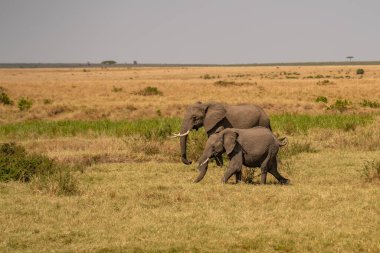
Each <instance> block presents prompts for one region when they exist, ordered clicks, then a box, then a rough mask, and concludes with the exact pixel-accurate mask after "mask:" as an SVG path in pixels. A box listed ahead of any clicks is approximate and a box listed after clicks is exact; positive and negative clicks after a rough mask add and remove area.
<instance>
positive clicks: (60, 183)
mask: <svg viewBox="0 0 380 253" xmlns="http://www.w3.org/2000/svg"><path fill="white" fill-rule="evenodd" d="M70 170H71V168H69V167H67V166H63V165H60V164H58V163H56V162H55V161H54V160H52V159H50V158H49V157H47V156H45V155H40V154H28V153H27V152H26V150H25V149H24V148H23V147H22V146H19V145H16V144H15V143H3V144H1V145H0V181H3V182H8V181H20V182H30V181H32V180H33V181H34V184H35V185H36V186H37V187H38V188H39V190H47V191H49V192H52V193H55V194H64V195H71V194H75V193H77V192H78V187H77V183H76V180H75V179H74V178H73V176H72V175H71V173H70Z"/></svg>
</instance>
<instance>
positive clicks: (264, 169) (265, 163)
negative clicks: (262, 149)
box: [260, 152, 271, 184]
mask: <svg viewBox="0 0 380 253" xmlns="http://www.w3.org/2000/svg"><path fill="white" fill-rule="evenodd" d="M270 157H271V152H268V155H267V157H266V158H265V160H264V161H263V162H262V163H261V166H260V168H261V182H260V183H261V184H266V183H267V172H268V165H269V160H270Z"/></svg>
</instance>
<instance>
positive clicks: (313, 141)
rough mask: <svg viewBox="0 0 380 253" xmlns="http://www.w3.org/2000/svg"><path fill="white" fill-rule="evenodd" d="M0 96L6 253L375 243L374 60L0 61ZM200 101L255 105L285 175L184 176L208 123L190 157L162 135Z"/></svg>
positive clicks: (378, 205) (379, 149) (378, 202)
mask: <svg viewBox="0 0 380 253" xmlns="http://www.w3.org/2000/svg"><path fill="white" fill-rule="evenodd" d="M358 69H362V70H363V72H364V73H363V72H361V71H358ZM0 94H1V96H0V100H1V101H0V144H1V150H0V172H1V173H0V230H1V233H0V252H380V240H379V238H380V198H379V196H380V66H376V65H375V66H286V67H285V66H268V67H257V66H256V67H250V66H239V67H237V66H235V67H233V66H231V67H123V68H121V67H120V68H119V67H108V68H95V67H94V68H91V67H83V68H57V69H52V68H46V69H43V68H40V69H38V68H37V69H27V68H24V69H22V68H18V69H16V68H14V69H0ZM197 101H202V102H207V101H215V102H223V103H228V104H241V103H251V104H257V105H260V106H262V107H263V108H264V110H265V111H266V112H267V113H268V114H269V115H270V118H271V124H272V128H273V131H274V133H275V134H276V135H278V136H286V137H287V138H288V144H287V145H286V146H285V147H283V148H282V149H281V151H280V153H279V159H280V163H279V171H280V173H281V174H283V175H284V176H285V177H287V178H289V179H290V180H291V184H290V185H280V184H278V183H277V181H276V180H275V179H274V178H273V177H270V178H269V179H268V180H269V183H268V184H267V185H260V184H259V183H258V182H259V177H258V176H259V174H260V170H259V169H256V170H252V169H248V168H244V181H245V182H244V183H239V184H235V182H234V178H232V179H231V180H230V181H229V182H228V183H227V184H221V183H220V178H221V176H222V174H223V172H224V170H225V169H226V164H228V161H227V160H226V161H225V165H224V167H223V168H219V167H217V166H216V165H215V163H214V162H213V163H211V164H210V166H209V167H210V168H209V170H208V172H207V174H206V176H205V179H204V180H203V181H202V182H200V183H198V184H194V183H192V180H193V179H194V178H195V177H196V176H197V173H198V171H197V163H196V161H197V159H198V158H199V157H200V155H201V153H202V150H203V145H204V143H205V141H206V139H207V137H206V134H205V132H204V130H202V129H200V130H199V131H192V132H191V133H190V136H189V143H188V156H189V158H190V159H191V160H193V163H192V164H191V165H184V164H182V163H181V161H180V150H179V140H178V139H171V138H168V136H170V135H171V134H173V133H178V132H179V129H180V125H181V118H182V117H183V114H184V112H185V110H186V108H187V106H188V105H190V104H193V103H195V102H197ZM12 143H13V144H12ZM11 156H16V157H17V159H19V160H17V159H16V160H12V159H13V158H11ZM20 157H21V158H20ZM10 161H11V162H10ZM20 161H21V162H20ZM30 163H31V164H32V165H33V164H34V165H36V164H37V165H38V166H40V167H38V166H37V167H36V166H35V167H33V166H32V165H30ZM11 166H13V167H14V168H15V171H13V170H11V169H9V168H10V167H11ZM28 166H29V167H30V168H32V169H31V170H30V171H27V172H25V171H24V169H25V168H26V167H28ZM41 166H42V167H41ZM13 167H12V168H13ZM29 167H28V168H29ZM41 168H48V169H49V172H48V173H47V172H44V171H43V169H41ZM20 171H21V172H20ZM20 173H21V174H20ZM28 173H29V174H28ZM20 175H21V176H20Z"/></svg>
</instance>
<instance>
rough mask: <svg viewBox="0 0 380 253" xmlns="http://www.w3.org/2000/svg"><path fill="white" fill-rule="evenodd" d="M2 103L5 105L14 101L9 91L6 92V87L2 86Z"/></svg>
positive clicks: (0, 91)
mask: <svg viewBox="0 0 380 253" xmlns="http://www.w3.org/2000/svg"><path fill="white" fill-rule="evenodd" d="M0 103H2V104H4V105H13V101H12V100H11V99H10V98H9V96H8V95H7V93H5V89H4V88H3V87H0Z"/></svg>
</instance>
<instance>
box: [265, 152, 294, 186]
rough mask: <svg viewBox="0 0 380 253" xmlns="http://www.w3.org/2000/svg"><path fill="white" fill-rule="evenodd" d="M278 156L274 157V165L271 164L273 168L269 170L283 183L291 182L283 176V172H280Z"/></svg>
mask: <svg viewBox="0 0 380 253" xmlns="http://www.w3.org/2000/svg"><path fill="white" fill-rule="evenodd" d="M277 166H278V164H277V158H275V159H274V161H273V163H272V166H271V169H270V171H269V173H270V174H272V175H273V176H274V177H275V178H276V179H277V180H278V181H279V182H280V183H281V184H288V183H289V179H287V178H284V177H283V176H281V174H280V173H279V172H278V170H277Z"/></svg>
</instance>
